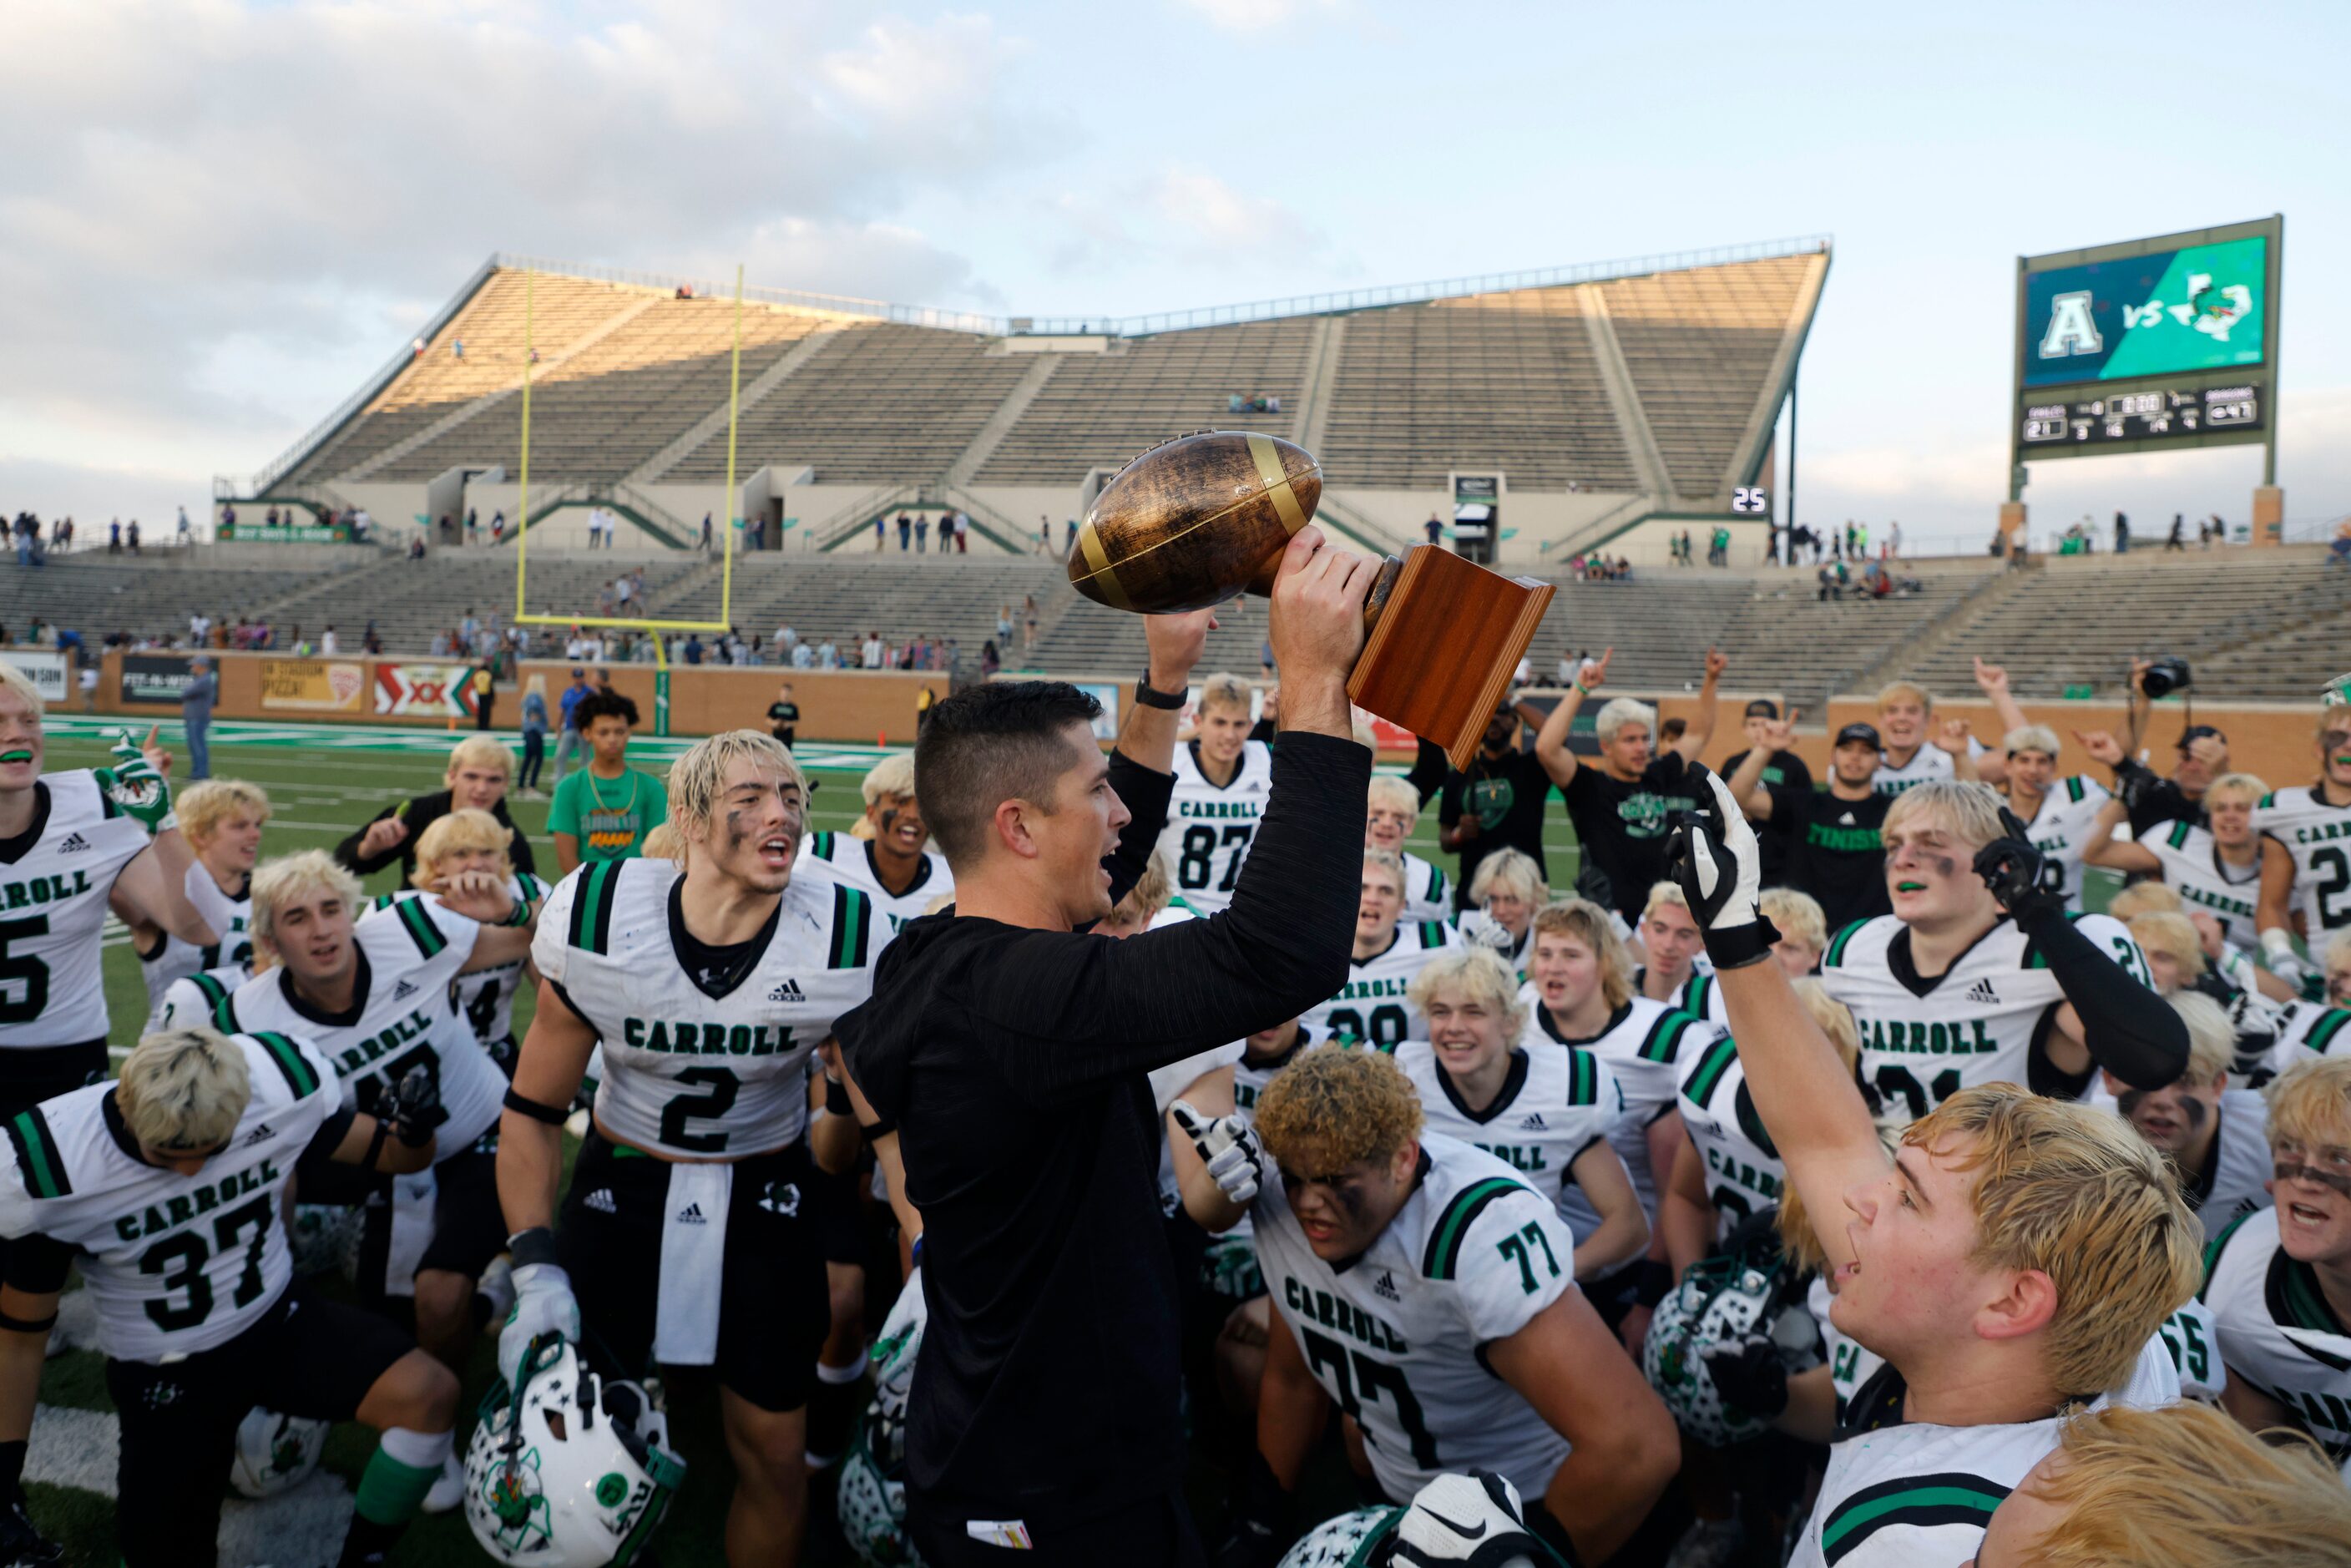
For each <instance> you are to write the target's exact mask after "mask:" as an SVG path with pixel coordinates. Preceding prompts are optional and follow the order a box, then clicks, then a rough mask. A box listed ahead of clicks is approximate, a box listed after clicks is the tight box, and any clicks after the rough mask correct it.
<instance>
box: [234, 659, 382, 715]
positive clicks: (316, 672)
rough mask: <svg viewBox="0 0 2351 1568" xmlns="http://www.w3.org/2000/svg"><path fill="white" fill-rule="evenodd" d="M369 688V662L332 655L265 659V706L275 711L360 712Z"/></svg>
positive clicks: (262, 689) (263, 688) (263, 682)
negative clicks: (363, 697) (332, 657)
mask: <svg viewBox="0 0 2351 1568" xmlns="http://www.w3.org/2000/svg"><path fill="white" fill-rule="evenodd" d="M367 689H368V670H367V666H366V665H365V664H355V663H351V662H350V661H347V660H328V659H264V660H263V661H262V662H261V706H263V707H265V708H266V709H268V710H269V711H270V712H272V713H333V714H346V713H357V712H359V711H360V698H361V697H362V696H364V695H367Z"/></svg>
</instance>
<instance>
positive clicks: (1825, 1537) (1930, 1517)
mask: <svg viewBox="0 0 2351 1568" xmlns="http://www.w3.org/2000/svg"><path fill="white" fill-rule="evenodd" d="M2007 1496H2008V1489H2007V1488H2006V1487H2004V1486H2001V1484H2000V1483H1999V1482H1997V1481H1989V1480H1986V1479H1984V1478H1983V1477H1981V1476H1970V1475H1966V1474H1946V1475H1935V1476H1913V1477H1908V1478H1906V1479H1901V1480H1895V1481H1886V1482H1884V1483H1883V1484H1881V1485H1878V1486H1874V1487H1864V1488H1863V1489H1862V1490H1859V1491H1857V1492H1855V1493H1854V1494H1853V1495H1852V1496H1851V1497H1849V1498H1847V1499H1845V1500H1844V1501H1843V1502H1841V1503H1839V1504H1838V1505H1837V1506H1836V1508H1835V1510H1834V1511H1832V1512H1831V1513H1830V1514H1829V1516H1828V1519H1827V1521H1825V1522H1824V1523H1823V1525H1822V1526H1821V1555H1822V1556H1823V1558H1825V1559H1826V1560H1827V1561H1828V1562H1830V1563H1838V1562H1841V1561H1843V1560H1844V1558H1845V1557H1846V1556H1847V1555H1848V1554H1849V1553H1851V1552H1854V1551H1855V1550H1856V1549H1858V1548H1859V1547H1860V1545H1861V1543H1862V1542H1865V1541H1867V1540H1868V1539H1869V1538H1870V1537H1871V1536H1872V1535H1874V1534H1876V1532H1877V1531H1881V1530H1884V1529H1886V1528H1887V1527H1888V1526H1891V1525H1901V1524H1907V1525H1913V1526H1918V1527H1924V1526H1928V1525H1936V1524H1968V1525H1973V1526H1975V1527H1976V1528H1977V1529H1979V1530H1980V1529H1982V1528H1983V1527H1984V1525H1985V1523H1986V1522H1987V1521H1989V1520H1990V1519H1991V1512H1992V1510H1994V1509H1996V1508H1998V1507H1999V1506H2000V1505H2001V1500H2003V1499H2005V1498H2006V1497H2007Z"/></svg>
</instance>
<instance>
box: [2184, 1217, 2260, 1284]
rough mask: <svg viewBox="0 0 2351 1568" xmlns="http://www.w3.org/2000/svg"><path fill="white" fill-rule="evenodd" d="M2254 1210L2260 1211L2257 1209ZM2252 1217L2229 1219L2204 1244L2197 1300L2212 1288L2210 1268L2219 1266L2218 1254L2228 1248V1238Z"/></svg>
mask: <svg viewBox="0 0 2351 1568" xmlns="http://www.w3.org/2000/svg"><path fill="white" fill-rule="evenodd" d="M2254 1212H2255V1213H2259V1212H2260V1211H2259V1210H2258V1209H2257V1210H2255V1211H2254ZM2252 1217H2253V1216H2252V1214H2241V1215H2239V1216H2237V1218H2234V1219H2232V1220H2231V1221H2229V1228H2227V1229H2226V1230H2223V1231H2222V1232H2220V1235H2218V1236H2215V1237H2214V1238H2212V1239H2211V1240H2210V1241H2208V1242H2206V1243H2205V1244H2204V1283H2203V1284H2202V1285H2200V1286H2199V1287H2198V1288H2197V1291H2196V1299H2197V1300H2198V1301H2202V1300H2203V1299H2204V1292H2205V1291H2209V1290H2210V1289H2211V1288H2212V1270H2215V1269H2217V1268H2219V1267H2220V1254H2221V1253H2223V1252H2225V1251H2227V1250H2228V1248H2229V1241H2230V1239H2231V1237H2233V1236H2235V1235H2236V1234H2237V1228H2238V1227H2240V1226H2241V1225H2243V1224H2244V1223H2245V1221H2247V1220H2248V1219H2251V1218H2252Z"/></svg>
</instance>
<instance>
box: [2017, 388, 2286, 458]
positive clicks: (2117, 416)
mask: <svg viewBox="0 0 2351 1568" xmlns="http://www.w3.org/2000/svg"><path fill="white" fill-rule="evenodd" d="M2262 416H2263V410H2262V389H2261V388H2259V387H2255V386H2232V387H2202V388H2199V389H2196V390H2194V391H2189V392H2176V391H2162V392H2116V393H2111V394H2109V395H2107V396H2105V397H2095V398H2091V399H2089V400H2087V401H2086V402H2032V403H2027V404H2025V405H2024V415H2023V420H2022V425H2021V427H2020V429H2019V431H2018V436H2019V439H2020V440H2022V442H2023V444H2024V446H2025V448H2026V450H2027V451H2028V452H2029V451H2030V450H2031V449H2032V448H2033V447H2036V446H2045V445H2050V444H2064V445H2069V446H2078V445H2084V444H2097V443H2100V442H2107V441H2160V440H2162V439H2163V438H2164V437H2166V436H2185V435H2197V434H2202V433H2204V432H2207V431H2221V430H2231V429H2236V430H2258V429H2260V428H2261V426H2262Z"/></svg>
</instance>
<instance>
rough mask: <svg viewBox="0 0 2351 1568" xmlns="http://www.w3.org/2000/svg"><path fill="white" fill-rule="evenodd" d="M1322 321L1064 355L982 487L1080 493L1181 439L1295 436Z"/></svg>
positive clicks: (992, 459)
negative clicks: (1085, 483) (1264, 403)
mask: <svg viewBox="0 0 2351 1568" xmlns="http://www.w3.org/2000/svg"><path fill="white" fill-rule="evenodd" d="M1314 328H1315V319H1314V318H1311V317H1302V316H1301V317H1291V318H1290V319H1285V320H1279V321H1253V322H1249V323H1245V324H1242V325H1238V326H1231V327H1212V328H1203V329H1197V330H1194V331H1187V332H1165V333H1162V334H1160V335H1159V336H1158V337H1155V338H1144V339H1139V340H1134V341H1133V342H1131V343H1129V342H1115V343H1113V345H1112V347H1113V349H1115V350H1121V351H1118V352H1112V353H1102V354H1056V355H1052V356H1050V357H1051V358H1052V359H1053V360H1054V361H1056V363H1055V368H1054V371H1053V376H1052V380H1051V381H1050V382H1047V383H1046V384H1045V386H1044V388H1043V390H1042V391H1040V392H1039V393H1038V394H1037V397H1036V399H1035V400H1034V401H1033V402H1030V403H1029V407H1028V409H1027V410H1026V411H1025V412H1024V413H1022V415H1021V417H1020V418H1019V420H1018V421H1016V422H1015V423H1014V424H1013V426H1012V428H1011V430H1010V431H1009V432H1008V433H1007V434H1006V435H1005V437H1004V440H1003V441H1002V442H1001V443H1000V444H998V446H997V448H996V450H995V452H994V453H993V454H992V455H990V456H989V458H988V460H987V462H986V463H984V464H982V465H980V467H979V469H978V472H977V475H976V476H975V481H974V482H976V483H977V484H982V485H1076V484H1079V483H1080V482H1081V481H1082V480H1083V479H1084V478H1085V476H1086V474H1087V471H1088V470H1090V469H1093V468H1117V467H1121V466H1123V465H1124V464H1125V463H1126V462H1127V460H1128V459H1130V458H1132V457H1134V455H1136V454H1138V453H1140V452H1142V451H1144V450H1145V449H1146V448H1148V447H1151V446H1153V445H1155V444H1158V443H1159V442H1162V441H1165V440H1166V439H1167V438H1168V437H1169V436H1171V435H1183V434H1189V433H1190V432H1192V431H1195V430H1215V429H1225V428H1234V427H1238V428H1245V429H1249V430H1262V431H1267V432H1270V433H1271V434H1276V435H1282V436H1288V435H1290V434H1291V432H1292V430H1293V429H1294V428H1295V425H1296V421H1297V418H1298V414H1299V411H1300V407H1301V402H1302V396H1303V393H1304V392H1305V375H1306V358H1307V350H1308V348H1309V346H1310V345H1311V343H1312V341H1313V339H1314ZM1236 393H1238V394H1239V395H1240V396H1242V397H1245V398H1246V397H1256V396H1259V395H1260V394H1263V395H1267V396H1271V397H1279V398H1280V400H1281V408H1282V412H1281V413H1259V414H1240V413H1230V412H1228V408H1227V404H1228V401H1229V400H1230V399H1231V397H1232V396H1233V395H1234V394H1236Z"/></svg>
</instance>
